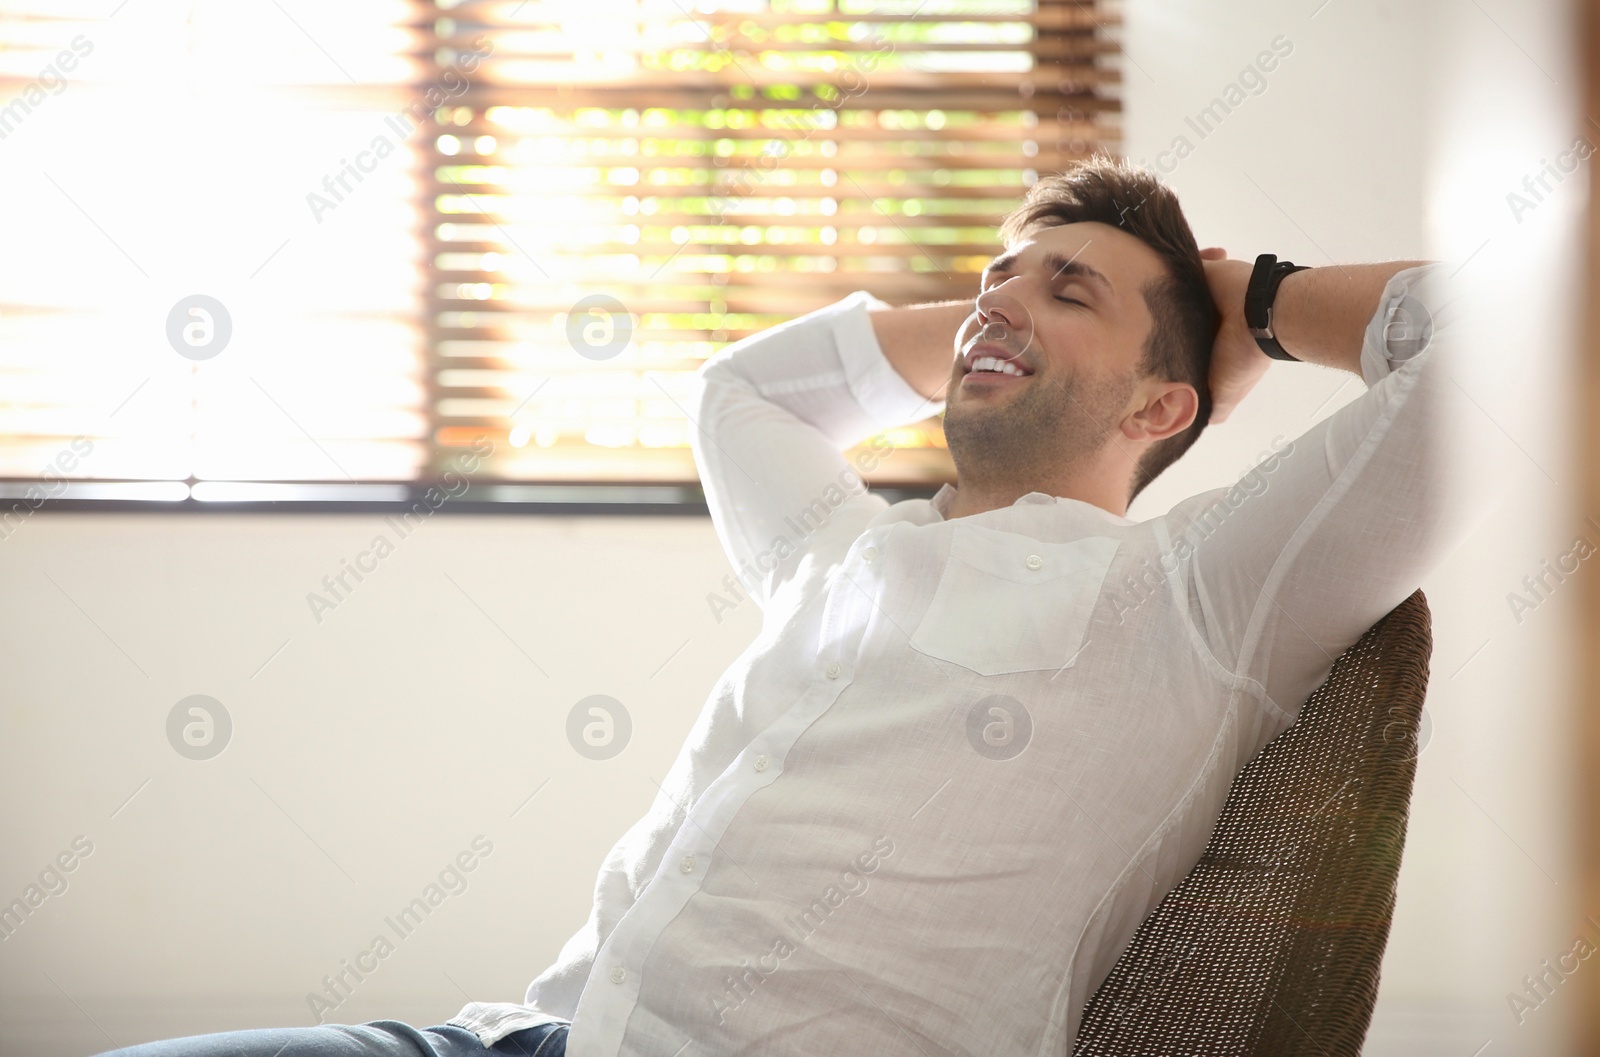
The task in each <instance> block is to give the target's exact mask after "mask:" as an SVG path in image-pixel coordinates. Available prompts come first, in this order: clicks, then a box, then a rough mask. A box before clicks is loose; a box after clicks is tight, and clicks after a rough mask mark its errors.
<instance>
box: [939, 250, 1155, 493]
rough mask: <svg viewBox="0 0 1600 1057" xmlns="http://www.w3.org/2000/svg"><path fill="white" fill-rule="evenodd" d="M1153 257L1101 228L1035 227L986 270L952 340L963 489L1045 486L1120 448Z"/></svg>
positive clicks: (950, 425) (953, 406) (950, 404)
mask: <svg viewBox="0 0 1600 1057" xmlns="http://www.w3.org/2000/svg"><path fill="white" fill-rule="evenodd" d="M1162 274H1164V267H1163V265H1162V262H1161V258H1159V257H1158V256H1156V253H1155V251H1154V250H1152V249H1151V248H1150V247H1149V246H1147V245H1145V244H1144V243H1143V242H1141V241H1139V240H1138V239H1136V238H1134V237H1133V236H1132V235H1129V234H1128V233H1127V232H1125V231H1120V230H1118V229H1117V228H1114V227H1111V226H1110V225H1108V224H1101V223H1097V222H1089V223H1080V224H1063V225H1059V226H1055V227H1043V228H1037V229H1035V230H1033V231H1032V232H1030V233H1029V234H1027V235H1025V236H1023V237H1022V238H1021V239H1020V240H1019V241H1017V242H1016V243H1014V244H1012V245H1011V246H1010V247H1008V248H1007V251H1006V252H1005V253H1003V254H1001V255H1000V256H999V257H996V258H995V259H994V261H992V262H991V263H990V265H989V266H988V267H987V268H986V269H984V273H983V278H982V289H981V292H980V293H979V295H978V299H977V308H976V311H975V312H974V313H973V314H972V315H971V316H969V317H968V318H967V320H966V322H965V323H963V324H962V326H961V328H960V330H959V331H957V333H956V337H955V353H956V355H955V360H954V362H953V364H952V365H951V378H950V388H949V390H948V395H947V397H946V401H945V418H944V431H945V438H946V441H947V443H948V445H949V448H950V455H951V457H952V459H953V460H954V462H955V464H956V469H957V471H958V473H959V474H960V475H961V477H962V478H963V479H964V480H968V481H971V480H979V481H983V482H985V483H992V484H1000V483H1002V482H1012V483H1016V484H1020V485H1024V486H1026V485H1027V484H1028V483H1029V482H1030V481H1036V482H1038V483H1039V485H1040V486H1041V487H1039V488H1030V489H1028V490H1033V491H1037V490H1043V487H1042V486H1043V485H1044V483H1045V482H1046V481H1048V480H1049V479H1050V477H1051V475H1052V474H1053V473H1054V472H1056V471H1058V470H1059V469H1060V467H1061V466H1062V465H1063V464H1067V463H1073V462H1077V461H1079V460H1081V459H1084V458H1086V457H1088V456H1091V455H1092V454H1093V453H1094V452H1096V451H1098V450H1099V449H1100V448H1101V447H1102V446H1104V445H1105V444H1107V443H1116V442H1119V441H1120V442H1122V443H1127V442H1126V441H1121V439H1120V438H1119V437H1118V436H1116V431H1117V427H1118V424H1119V423H1120V422H1121V421H1122V419H1123V417H1124V416H1125V415H1126V414H1127V413H1128V412H1129V411H1130V410H1132V408H1131V406H1130V400H1131V398H1132V397H1133V395H1134V391H1135V388H1136V387H1137V384H1138V380H1139V371H1138V365H1139V362H1140V360H1141V359H1142V358H1143V349H1144V343H1145V339H1146V338H1147V337H1148V336H1149V334H1150V328H1151V325H1152V321H1151V318H1150V311H1149V309H1148V308H1147V307H1146V305H1145V301H1144V294H1143V292H1142V290H1143V288H1144V286H1145V284H1146V283H1148V282H1150V281H1152V280H1154V279H1156V278H1157V277H1159V276H1161V275H1162Z"/></svg>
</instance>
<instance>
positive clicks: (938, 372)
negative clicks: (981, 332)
mask: <svg viewBox="0 0 1600 1057" xmlns="http://www.w3.org/2000/svg"><path fill="white" fill-rule="evenodd" d="M973 306H974V303H973V302H972V301H940V302H938V303H936V304H927V305H906V306H904V307H902V308H883V309H874V310H872V311H869V312H868V313H867V317H868V318H869V319H870V320H871V321H872V332H873V333H874V334H875V335H876V336H877V338H878V345H879V346H880V347H881V348H882V349H883V355H884V357H885V358H886V359H888V361H889V366H891V367H893V368H894V369H895V371H896V372H898V373H899V375H900V377H902V378H904V379H905V380H906V382H907V383H908V384H909V385H910V386H911V388H913V389H915V390H916V391H917V392H918V393H920V394H921V395H923V396H925V397H927V398H928V399H930V400H943V399H944V397H945V389H946V388H947V387H948V386H949V385H950V368H951V364H952V362H953V361H954V360H955V355H956V353H955V338H956V331H958V330H960V329H961V324H962V322H963V321H965V320H966V318H967V317H968V316H970V315H971V314H972V311H973Z"/></svg>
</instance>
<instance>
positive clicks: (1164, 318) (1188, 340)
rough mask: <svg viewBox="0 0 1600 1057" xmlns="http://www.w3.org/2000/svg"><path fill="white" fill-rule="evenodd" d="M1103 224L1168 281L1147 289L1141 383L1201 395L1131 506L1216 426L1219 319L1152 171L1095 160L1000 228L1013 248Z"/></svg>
mask: <svg viewBox="0 0 1600 1057" xmlns="http://www.w3.org/2000/svg"><path fill="white" fill-rule="evenodd" d="M1088 221H1099V222H1100V223H1102V224H1108V225H1110V226H1111V227H1115V228H1120V229H1122V230H1123V231H1126V232H1127V233H1128V234H1130V235H1132V236H1133V237H1134V238H1137V239H1138V240H1139V241H1141V242H1143V243H1144V244H1145V245H1147V246H1149V247H1150V248H1151V249H1152V250H1154V251H1155V252H1156V255H1157V256H1159V257H1160V258H1161V261H1162V263H1163V264H1164V265H1165V266H1166V271H1167V274H1166V275H1165V276H1163V277H1162V278H1161V279H1158V280H1155V281H1152V282H1149V283H1146V284H1145V287H1144V290H1143V293H1144V303H1145V305H1146V307H1148V308H1149V310H1150V318H1151V321H1152V322H1151V328H1150V337H1149V338H1148V340H1146V342H1145V346H1144V356H1143V358H1142V359H1141V360H1140V361H1139V372H1140V375H1141V377H1148V376H1151V375H1154V376H1156V377H1158V378H1161V379H1163V380H1165V381H1172V382H1187V383H1188V384H1190V385H1192V386H1194V390H1195V392H1196V393H1197V394H1199V397H1200V402H1199V409H1198V410H1197V412H1196V413H1195V417H1194V421H1193V422H1192V423H1190V424H1189V426H1188V427H1187V428H1185V429H1184V430H1183V431H1182V432H1179V433H1174V434H1173V435H1172V436H1170V437H1167V438H1166V439H1165V440H1160V441H1157V442H1156V443H1155V444H1154V445H1153V446H1151V448H1150V450H1149V451H1147V452H1146V453H1145V455H1144V458H1142V459H1140V460H1139V465H1138V467H1137V468H1136V469H1135V470H1134V474H1133V482H1132V491H1131V492H1130V493H1129V495H1128V501H1129V502H1130V503H1131V502H1133V499H1134V497H1135V496H1137V495H1138V494H1139V493H1140V492H1141V491H1142V490H1143V489H1144V486H1145V485H1147V484H1149V483H1150V482H1151V481H1153V480H1154V479H1155V478H1156V476H1157V475H1158V474H1160V473H1161V471H1162V470H1165V469H1166V468H1167V467H1168V466H1170V465H1172V464H1173V463H1174V462H1176V461H1177V459H1178V457H1179V456H1180V455H1182V454H1183V453H1184V452H1186V451H1188V450H1189V446H1190V445H1191V444H1193V443H1194V442H1195V441H1196V440H1198V439H1199V437H1200V434H1201V433H1202V432H1203V431H1204V430H1205V428H1206V425H1207V423H1209V422H1210V420H1211V387H1210V385H1209V384H1208V378H1209V375H1210V372H1211V344H1212V342H1213V341H1215V340H1216V335H1217V327H1218V324H1219V323H1220V316H1219V315H1218V313H1217V306H1216V302H1215V301H1214V300H1213V299H1212V297H1211V287H1210V286H1209V285H1208V284H1207V282H1206V273H1205V265H1204V264H1203V263H1202V262H1201V260H1200V247H1199V245H1198V244H1197V243H1196V242H1195V238H1194V232H1192V231H1190V230H1189V222H1188V220H1186V219H1185V218H1184V215H1183V210H1182V209H1181V208H1180V207H1179V205H1178V196H1177V195H1175V194H1174V193H1173V192H1172V191H1171V190H1170V189H1169V188H1167V187H1166V186H1165V185H1163V184H1162V183H1161V181H1160V180H1159V179H1157V177H1156V176H1155V174H1153V173H1152V172H1151V171H1150V170H1148V169H1145V168H1141V167H1139V166H1136V165H1132V164H1130V163H1128V162H1127V161H1124V160H1120V159H1117V158H1113V157H1111V156H1110V155H1108V154H1103V153H1097V154H1095V155H1094V156H1093V157H1091V158H1088V159H1086V160H1084V161H1082V162H1080V163H1078V164H1077V165H1075V166H1073V167H1072V168H1071V169H1068V170H1066V171H1065V172H1061V173H1057V174H1055V175H1051V176H1046V177H1044V178H1042V179H1040V180H1039V181H1038V182H1037V183H1035V184H1034V185H1033V186H1032V187H1031V188H1029V189H1028V193H1027V195H1026V196H1025V197H1024V198H1023V200H1022V204H1021V205H1020V206H1018V207H1017V208H1016V209H1015V210H1013V211H1012V212H1011V213H1010V214H1008V215H1007V216H1006V218H1005V219H1004V220H1003V221H1001V224H1000V238H1001V240H1002V241H1004V242H1005V243H1006V244H1007V245H1010V244H1012V243H1013V242H1015V241H1017V240H1018V239H1020V238H1021V237H1023V236H1024V235H1026V234H1028V233H1029V232H1030V231H1031V230H1032V229H1034V228H1036V227H1047V226H1055V225H1060V224H1078V223H1085V222H1088Z"/></svg>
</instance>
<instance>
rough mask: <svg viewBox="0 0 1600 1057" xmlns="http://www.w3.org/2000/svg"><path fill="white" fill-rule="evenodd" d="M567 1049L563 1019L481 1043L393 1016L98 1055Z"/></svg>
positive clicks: (300, 1056)
mask: <svg viewBox="0 0 1600 1057" xmlns="http://www.w3.org/2000/svg"><path fill="white" fill-rule="evenodd" d="M566 1053H567V1025H566V1024H565V1023H559V1024H540V1025H539V1026H538V1027H536V1028H523V1029H522V1030H521V1031H514V1032H512V1033H511V1034H510V1035H507V1036H506V1037H505V1038H503V1039H501V1040H500V1041H499V1042H497V1043H495V1044H494V1045H493V1046H490V1047H488V1048H485V1047H484V1045H483V1043H481V1042H479V1041H478V1037H477V1036H476V1035H474V1034H473V1033H472V1032H470V1031H468V1030H467V1029H466V1028H458V1027H456V1026H455V1025H454V1024H439V1025H436V1026H435V1027H431V1028H425V1029H417V1028H413V1027H412V1026H411V1025H409V1024H402V1023H400V1022H399V1021H398V1020H374V1021H372V1022H370V1023H367V1024H322V1025H319V1026H317V1027H314V1028H251V1029H249V1030H246V1031H223V1032H218V1033H217V1034H215V1035H190V1036H188V1037H186V1038H181V1039H167V1040H165V1041H164V1042H146V1043H143V1044H141V1045H138V1046H129V1047H127V1048H126V1049H121V1050H110V1051H108V1052H106V1053H103V1054H101V1055H100V1057H486V1055H493V1054H507V1055H513V1057H566Z"/></svg>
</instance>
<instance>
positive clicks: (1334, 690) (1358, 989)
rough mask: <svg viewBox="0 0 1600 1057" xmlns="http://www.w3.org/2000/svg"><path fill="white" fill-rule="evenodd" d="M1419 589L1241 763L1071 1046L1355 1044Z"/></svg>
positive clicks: (1408, 752)
mask: <svg viewBox="0 0 1600 1057" xmlns="http://www.w3.org/2000/svg"><path fill="white" fill-rule="evenodd" d="M1432 650H1433V637H1432V618H1431V614H1430V613H1429V610H1428V604H1427V600H1426V599H1425V598H1424V597H1423V594H1422V592H1421V591H1420V590H1419V591H1417V592H1415V593H1414V594H1412V595H1411V596H1410V597H1409V598H1407V599H1406V600H1405V601H1404V602H1402V603H1400V605H1399V606H1397V607H1395V609H1394V610H1392V611H1391V612H1390V613H1389V614H1388V615H1387V616H1385V617H1384V618H1383V619H1382V620H1380V621H1379V622H1378V623H1377V624H1376V625H1374V626H1373V627H1372V628H1371V630H1369V631H1368V632H1367V633H1366V634H1365V635H1364V636H1362V638H1361V640H1360V641H1359V642H1357V643H1356V644H1355V645H1354V646H1352V647H1350V648H1349V649H1348V650H1346V651H1345V653H1344V654H1343V655H1341V656H1340V657H1339V658H1338V659H1337V660H1336V661H1335V663H1334V665H1333V669H1332V671H1331V672H1330V674H1329V675H1328V678H1327V680H1326V681H1325V682H1324V683H1323V684H1322V686H1321V687H1319V688H1318V689H1317V690H1316V692H1314V693H1313V694H1312V695H1311V696H1310V697H1309V698H1308V699H1307V700H1306V703H1305V706H1304V708H1303V709H1302V710H1301V712H1300V713H1299V715H1298V716H1297V717H1296V720H1295V722H1294V723H1293V724H1291V725H1290V726H1289V727H1288V729H1286V730H1285V731H1283V733H1281V734H1279V735H1278V736H1277V737H1276V738H1274V739H1273V740H1272V741H1271V742H1270V743H1269V744H1268V745H1267V746H1266V747H1265V748H1263V749H1262V750H1261V752H1260V753H1259V754H1257V755H1256V757H1255V758H1254V759H1252V760H1251V761H1250V763H1249V764H1248V765H1246V767H1245V768H1244V770H1242V771H1241V772H1240V773H1239V775H1238V777H1237V778H1235V780H1234V782H1233V785H1232V788H1231V790H1230V792H1229V794H1228V799H1227V803H1226V805H1225V806H1224V807H1223V810H1222V815H1221V816H1220V818H1219V819H1218V820H1217V824H1216V826H1215V828H1214V829H1213V830H1212V834H1211V841H1210V843H1209V844H1207V846H1206V849H1205V852H1204V854H1203V855H1202V856H1201V858H1200V862H1199V863H1198V864H1197V865H1196V866H1195V868H1194V869H1193V870H1191V871H1190V872H1189V875H1188V876H1187V877H1186V878H1185V879H1184V880H1183V881H1182V882H1181V883H1180V884H1179V885H1178V886H1177V887H1176V888H1174V889H1173V890H1172V891H1171V892H1169V893H1167V896H1166V898H1164V899H1163V900H1162V901H1161V903H1160V904H1159V905H1158V906H1157V907H1156V909H1155V910H1154V911H1153V912H1152V913H1151V914H1150V916H1149V917H1148V918H1146V919H1145V921H1144V923H1143V924H1142V925H1140V927H1139V930H1138V932H1136V933H1135V934H1134V937H1133V940H1132V942H1131V943H1129V945H1128V947H1127V949H1126V950H1125V951H1124V952H1123V954H1122V957H1121V959H1120V960H1119V961H1118V962H1117V963H1116V965H1115V966H1113V967H1112V970H1111V972H1110V974H1109V975H1108V976H1107V977H1106V979H1105V980H1104V981H1103V982H1102V983H1101V985H1100V987H1099V989H1098V990H1097V991H1096V992H1095V994H1094V996H1093V997H1092V998H1091V999H1090V1000H1089V1004H1088V1005H1087V1006H1086V1007H1085V1010H1084V1016H1083V1021H1082V1024H1081V1026H1080V1028H1079V1030H1078V1037H1077V1040H1076V1042H1075V1043H1074V1048H1073V1051H1072V1052H1073V1054H1074V1057H1109V1055H1123V1054H1127V1055H1133V1054H1139V1055H1141V1057H1149V1055H1153V1054H1160V1055H1163V1057H1179V1055H1200V1054H1204V1055H1207V1057H1220V1055H1223V1054H1228V1055H1235V1054H1237V1055H1244V1054H1252V1055H1254V1054H1263V1055H1265V1054H1270V1055H1273V1057H1288V1055H1291V1054H1306V1055H1308V1057H1309V1055H1316V1057H1356V1055H1358V1054H1359V1053H1360V1052H1361V1043H1362V1040H1363V1039H1364V1038H1365V1037H1366V1033H1367V1026H1368V1024H1369V1023H1370V1021H1371V1019H1372V1008H1373V1003H1374V1002H1375V1001H1376V999H1377V994H1378V971H1379V966H1380V963H1381V962H1382V960H1383V948H1384V944H1385V943H1386V942H1387V940H1388V937H1389V921H1390V916H1391V914H1392V912H1393V910H1394V897H1395V881H1396V877H1397V875H1398V874H1399V871H1400V855H1401V852H1402V850H1403V849H1404V847H1405V836H1406V816H1407V811H1408V807H1409V804H1410V799H1411V783H1412V779H1413V777H1414V776H1415V774H1416V753H1417V748H1418V741H1417V733H1418V729H1419V725H1420V723H1421V717H1422V701H1423V695H1424V693H1425V692H1426V690H1427V686H1428V661H1429V657H1430V655H1431V654H1432Z"/></svg>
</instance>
